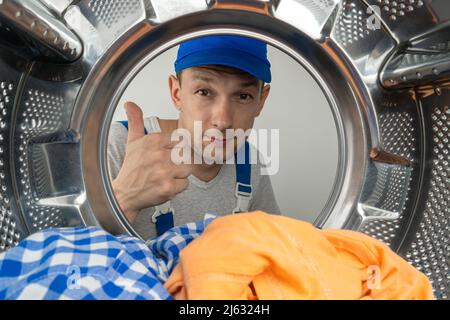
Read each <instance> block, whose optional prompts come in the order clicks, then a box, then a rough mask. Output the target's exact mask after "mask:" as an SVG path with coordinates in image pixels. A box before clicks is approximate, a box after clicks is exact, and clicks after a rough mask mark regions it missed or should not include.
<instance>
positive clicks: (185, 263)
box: [0, 211, 434, 300]
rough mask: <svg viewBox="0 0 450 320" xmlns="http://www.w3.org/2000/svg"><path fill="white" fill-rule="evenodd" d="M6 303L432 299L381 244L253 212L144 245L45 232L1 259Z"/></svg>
mask: <svg viewBox="0 0 450 320" xmlns="http://www.w3.org/2000/svg"><path fill="white" fill-rule="evenodd" d="M0 299H252V300H253V299H434V296H433V292H432V287H431V284H430V282H429V280H428V279H427V277H426V276H425V275H424V274H422V273H421V272H419V271H417V270H416V269H415V268H414V267H412V266H411V265H409V264H408V262H406V261H405V260H403V259H402V258H401V257H400V256H398V255H396V254H395V253H394V252H393V251H391V250H390V249H389V247H387V246H386V245H385V244H383V243H382V242H380V241H378V240H375V239H373V238H371V237H369V236H366V235H364V234H361V233H358V232H354V231H349V230H332V229H326V230H319V229H317V228H315V227H314V226H313V225H311V224H309V223H307V222H303V221H299V220H296V219H293V218H288V217H283V216H278V215H270V214H267V213H264V212H260V211H255V212H249V213H240V214H235V215H228V216H224V217H215V216H212V215H205V218H204V220H203V221H199V222H196V223H189V224H186V225H183V226H179V227H174V228H172V229H170V230H169V231H167V232H166V233H164V234H163V235H161V236H159V237H157V238H154V239H150V240H149V241H147V242H144V241H142V240H140V239H137V238H134V237H130V236H118V237H115V236H112V235H110V234H108V233H107V232H105V231H103V230H102V229H100V228H94V227H80V228H63V229H50V230H45V231H41V232H38V233H36V234H34V235H31V236H30V237H28V238H26V239H25V240H23V241H21V242H20V243H19V245H18V246H16V247H15V248H12V249H10V250H8V251H6V252H4V253H2V254H0Z"/></svg>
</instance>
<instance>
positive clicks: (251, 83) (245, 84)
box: [241, 79, 259, 88]
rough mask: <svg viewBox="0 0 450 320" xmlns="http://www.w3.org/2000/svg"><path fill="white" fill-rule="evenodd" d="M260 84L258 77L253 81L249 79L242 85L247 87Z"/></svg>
mask: <svg viewBox="0 0 450 320" xmlns="http://www.w3.org/2000/svg"><path fill="white" fill-rule="evenodd" d="M258 84H259V81H258V79H255V80H251V81H247V82H243V83H241V87H242V88H247V87H252V86H257V85H258Z"/></svg>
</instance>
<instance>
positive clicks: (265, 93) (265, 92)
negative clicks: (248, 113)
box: [256, 84, 270, 117]
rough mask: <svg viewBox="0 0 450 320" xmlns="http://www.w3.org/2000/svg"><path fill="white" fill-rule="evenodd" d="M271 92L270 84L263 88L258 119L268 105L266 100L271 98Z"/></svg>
mask: <svg viewBox="0 0 450 320" xmlns="http://www.w3.org/2000/svg"><path fill="white" fill-rule="evenodd" d="M269 92H270V84H266V85H265V86H264V87H263V88H262V92H261V98H260V101H259V106H258V107H259V109H258V112H257V114H256V117H258V116H259V115H260V113H261V111H262V109H263V108H264V104H265V103H266V99H267V97H268V96H269Z"/></svg>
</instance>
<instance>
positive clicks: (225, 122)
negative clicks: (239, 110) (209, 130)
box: [212, 101, 233, 131]
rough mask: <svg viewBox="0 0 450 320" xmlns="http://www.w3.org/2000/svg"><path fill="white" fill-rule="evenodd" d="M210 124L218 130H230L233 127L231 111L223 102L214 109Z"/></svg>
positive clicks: (227, 104) (228, 105)
mask: <svg viewBox="0 0 450 320" xmlns="http://www.w3.org/2000/svg"><path fill="white" fill-rule="evenodd" d="M212 124H213V126H214V128H216V129H218V130H221V131H223V130H226V129H230V128H232V126H233V110H232V108H231V106H230V104H229V103H227V102H226V101H223V102H221V103H219V104H217V105H216V106H215V108H214V113H213V117H212Z"/></svg>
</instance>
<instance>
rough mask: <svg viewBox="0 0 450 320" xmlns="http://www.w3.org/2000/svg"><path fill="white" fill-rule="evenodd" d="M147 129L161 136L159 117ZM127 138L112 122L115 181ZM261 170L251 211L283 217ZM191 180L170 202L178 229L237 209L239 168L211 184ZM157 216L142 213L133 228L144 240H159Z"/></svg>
mask: <svg viewBox="0 0 450 320" xmlns="http://www.w3.org/2000/svg"><path fill="white" fill-rule="evenodd" d="M144 125H145V128H146V129H147V131H148V132H149V133H152V132H160V128H159V123H158V118H157V117H148V118H145V119H144ZM127 135H128V131H127V129H126V128H125V127H124V126H123V125H122V124H121V123H119V122H113V123H112V124H111V129H110V132H109V138H108V169H109V175H110V178H111V179H112V180H114V179H115V178H116V177H117V175H118V174H119V170H120V168H121V166H122V163H123V160H124V158H125V149H126V144H127ZM251 152H257V150H256V149H253V148H252V150H251ZM261 168H262V166H261V164H260V163H259V161H258V164H252V174H251V184H252V189H253V191H252V198H251V199H250V205H249V211H254V210H262V211H265V212H267V213H272V214H280V209H279V207H278V204H277V202H276V200H275V196H274V193H273V189H272V184H271V182H270V177H269V176H268V175H261V173H260V172H261ZM188 180H189V185H188V187H187V189H186V190H184V191H183V192H181V193H179V194H177V195H176V197H175V198H173V199H172V200H171V201H170V202H171V205H172V208H173V209H174V224H175V225H176V226H177V225H182V224H185V223H189V222H195V221H199V220H202V219H203V216H204V214H205V213H211V214H214V215H216V216H222V215H225V214H230V213H231V212H232V211H233V209H234V208H235V207H236V200H237V199H236V196H235V189H236V168H235V165H234V164H223V165H222V167H221V169H220V171H219V173H218V174H217V176H216V177H214V178H213V179H212V180H211V181H208V182H205V181H202V180H200V179H198V178H197V177H195V176H194V175H190V176H189V177H188ZM154 212H155V209H154V208H153V207H151V208H145V209H142V210H141V211H140V212H139V214H138V216H137V217H136V219H135V221H134V222H133V224H132V226H133V228H134V229H135V230H136V231H137V232H138V233H139V235H140V236H141V237H142V238H144V239H148V238H150V237H154V236H156V227H155V225H154V224H153V223H152V221H151V216H152V215H153V213H154Z"/></svg>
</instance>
